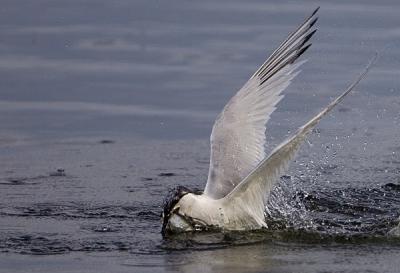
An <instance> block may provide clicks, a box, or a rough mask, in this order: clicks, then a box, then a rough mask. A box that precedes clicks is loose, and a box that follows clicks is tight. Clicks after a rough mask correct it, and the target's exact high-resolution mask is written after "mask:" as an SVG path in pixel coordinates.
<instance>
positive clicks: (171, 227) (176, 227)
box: [161, 186, 198, 237]
mask: <svg viewBox="0 0 400 273" xmlns="http://www.w3.org/2000/svg"><path fill="white" fill-rule="evenodd" d="M187 194H198V193H197V192H193V191H192V190H190V189H188V188H186V187H184V186H178V187H175V188H173V189H171V190H170V191H169V192H168V195H167V196H166V197H165V199H164V204H163V207H164V208H163V213H162V221H163V226H162V230H161V234H162V235H163V236H164V237H165V236H166V235H168V234H170V233H176V232H182V231H192V230H194V226H193V221H192V220H191V219H190V217H188V216H186V215H184V214H181V213H179V208H180V201H181V199H182V197H184V196H185V195H187Z"/></svg>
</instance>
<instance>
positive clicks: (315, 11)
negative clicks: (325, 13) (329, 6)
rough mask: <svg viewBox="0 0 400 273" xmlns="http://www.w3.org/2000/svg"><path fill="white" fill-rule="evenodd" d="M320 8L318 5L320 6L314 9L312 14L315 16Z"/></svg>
mask: <svg viewBox="0 0 400 273" xmlns="http://www.w3.org/2000/svg"><path fill="white" fill-rule="evenodd" d="M319 8H320V6H318V7H317V8H316V9H315V10H314V11H313V13H312V14H311V16H314V15H315V14H316V13H317V12H318V11H319Z"/></svg>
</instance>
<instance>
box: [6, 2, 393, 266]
mask: <svg viewBox="0 0 400 273" xmlns="http://www.w3.org/2000/svg"><path fill="white" fill-rule="evenodd" d="M275 2H276V1H260V0H257V1H256V0H253V1H246V2H244V1H218V2H216V1H201V2H200V1H199V2H196V3H195V2H188V1H181V0H179V1H178V0H176V1H175V0H174V1H124V0H120V1H103V0H102V1H48V0H43V1H4V0H3V1H2V5H1V8H0V272H74V271H76V272H164V271H182V272H188V271H201V272H244V271H251V272H398V268H399V266H400V262H399V259H398V253H399V251H400V237H399V236H398V235H396V232H394V231H393V229H394V228H395V227H396V226H397V225H398V223H399V220H398V219H399V216H400V178H399V177H400V175H399V174H400V139H399V133H400V128H399V125H400V110H399V109H400V94H399V92H400V87H399V86H400V85H399V84H400V80H399V75H400V57H399V56H400V50H399V48H400V47H399V46H400V19H399V16H398V11H399V10H400V4H399V3H398V1H394V0H392V1H379V2H377V1H335V2H332V3H321V2H320V1H305V2H302V3H299V2H298V1H281V2H280V3H275ZM318 5H320V6H321V10H320V21H319V22H318V24H319V25H318V28H319V32H318V33H317V35H316V37H315V39H314V44H313V47H312V48H311V50H310V51H309V52H307V54H306V57H307V59H308V60H309V62H308V63H307V64H306V65H304V67H303V72H302V73H301V74H300V76H299V77H298V78H297V79H296V80H295V82H294V83H293V84H292V85H291V86H290V87H289V88H288V90H287V91H286V94H287V96H286V97H285V99H284V100H283V101H282V102H281V103H280V108H279V109H278V110H277V111H276V112H275V113H274V115H273V117H272V120H271V121H270V124H269V126H268V132H267V134H268V139H269V143H270V144H269V145H268V147H267V148H268V149H272V148H273V147H274V146H275V145H276V144H278V143H279V142H280V141H281V140H282V139H283V138H284V137H285V136H287V135H288V134H290V132H291V131H293V130H294V129H296V128H297V127H298V126H300V125H302V123H304V122H305V121H306V120H307V119H309V118H310V117H311V116H312V115H313V114H315V113H316V112H317V111H318V110H319V109H321V108H322V107H323V106H325V105H326V104H327V103H328V102H329V101H330V100H331V99H332V98H333V97H335V96H337V95H338V94H339V93H340V91H341V90H343V89H344V88H345V86H346V85H347V84H348V83H349V82H350V81H351V79H352V78H353V77H354V76H355V75H357V74H358V73H359V72H360V71H361V70H362V68H363V66H364V65H365V64H366V63H367V62H368V59H369V58H371V56H372V55H373V54H374V52H375V51H376V50H378V51H380V52H381V53H380V54H381V56H380V59H379V62H378V63H377V65H376V66H375V67H374V68H373V70H372V71H371V72H370V74H369V75H368V77H367V79H365V80H364V81H363V82H362V83H361V84H360V85H359V86H358V87H357V89H356V92H354V93H353V94H351V95H350V96H349V97H347V98H346V100H345V101H344V102H343V103H342V104H341V105H340V106H339V107H338V108H337V109H336V110H335V111H334V112H333V113H332V114H331V115H330V116H329V117H327V118H325V119H324V120H323V121H322V122H321V124H320V125H319V126H318V128H317V129H316V130H315V132H314V133H313V134H312V135H311V136H310V138H309V141H308V144H305V145H304V146H303V148H302V151H301V153H300V155H299V156H298V158H297V160H296V161H295V162H293V163H292V165H291V169H290V171H289V173H288V174H287V175H286V176H284V177H282V179H281V182H280V184H279V185H278V186H277V188H276V189H275V190H274V192H273V196H272V199H271V202H270V204H269V205H268V208H267V209H268V212H269V217H268V223H269V226H270V230H268V231H264V232H252V233H228V234H220V233H206V234H186V235H180V236H176V237H173V238H170V239H167V240H163V239H162V238H161V235H160V228H161V226H160V225H161V223H160V217H159V216H160V213H161V207H160V206H161V204H162V200H163V198H164V196H165V194H166V192H167V191H168V189H169V188H170V187H173V186H175V185H178V184H181V185H186V186H189V187H197V188H203V187H204V184H205V181H206V176H207V170H208V157H209V151H208V149H209V146H208V137H209V134H210V131H211V126H212V124H213V120H214V119H215V116H216V114H217V113H218V112H219V111H220V110H221V109H222V107H223V105H224V104H225V103H226V101H227V100H228V98H229V97H231V96H232V95H233V94H234V92H235V90H237V89H238V88H240V87H241V85H242V84H243V83H244V81H245V80H246V79H247V78H248V76H249V75H251V74H252V72H254V70H255V69H256V68H257V66H258V65H260V64H261V63H262V62H263V61H264V59H265V58H266V56H267V55H268V54H269V53H270V52H271V51H272V50H273V49H274V47H275V46H277V45H278V44H279V42H280V41H281V40H282V39H283V38H284V37H285V36H286V35H287V34H288V33H289V32H290V31H292V30H293V29H294V27H296V26H297V25H298V24H299V23H300V22H301V20H302V19H303V18H304V17H305V16H306V15H307V14H308V13H309V12H311V11H312V10H313V9H314V8H315V7H316V6H318ZM56 254H57V255H56Z"/></svg>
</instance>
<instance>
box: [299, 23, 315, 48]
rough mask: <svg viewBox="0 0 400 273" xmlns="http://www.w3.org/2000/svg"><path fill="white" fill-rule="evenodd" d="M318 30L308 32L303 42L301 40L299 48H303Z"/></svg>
mask: <svg viewBox="0 0 400 273" xmlns="http://www.w3.org/2000/svg"><path fill="white" fill-rule="evenodd" d="M317 30H318V29H317V28H316V29H314V30H313V31H311V32H310V33H308V34H307V36H306V37H304V39H303V42H301V44H300V46H299V48H302V47H303V45H305V44H306V43H307V42H308V41H309V40H310V39H311V37H312V36H313V35H314V34H315V32H317Z"/></svg>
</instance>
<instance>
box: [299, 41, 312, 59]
mask: <svg viewBox="0 0 400 273" xmlns="http://www.w3.org/2000/svg"><path fill="white" fill-rule="evenodd" d="M311 45H312V44H308V45H306V46H305V47H303V48H302V49H300V50H299V52H298V53H297V54H296V59H297V58H299V57H300V56H301V55H303V53H304V52H306V51H307V49H309V48H310V46H311Z"/></svg>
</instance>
